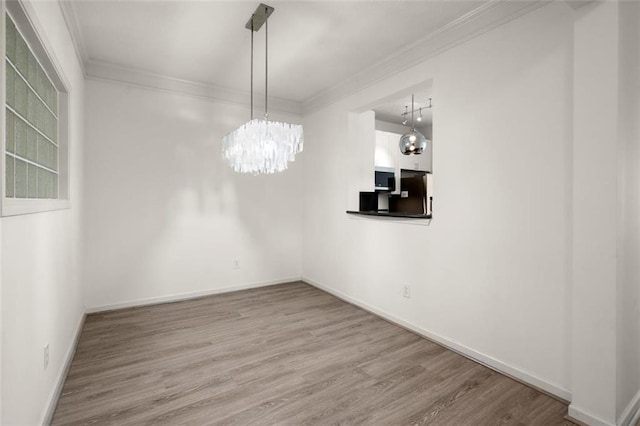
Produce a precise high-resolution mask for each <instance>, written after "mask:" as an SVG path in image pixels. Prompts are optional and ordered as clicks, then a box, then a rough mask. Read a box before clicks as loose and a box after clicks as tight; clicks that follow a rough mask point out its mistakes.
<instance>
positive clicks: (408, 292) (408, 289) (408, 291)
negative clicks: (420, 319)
mask: <svg viewBox="0 0 640 426" xmlns="http://www.w3.org/2000/svg"><path fill="white" fill-rule="evenodd" d="M402 297H406V298H407V299H411V287H410V286H408V285H405V286H404V287H402Z"/></svg>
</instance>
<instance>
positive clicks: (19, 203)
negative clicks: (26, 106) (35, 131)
mask: <svg viewBox="0 0 640 426" xmlns="http://www.w3.org/2000/svg"><path fill="white" fill-rule="evenodd" d="M1 4H2V7H1V8H0V12H1V13H2V19H1V22H0V56H1V57H2V65H1V66H0V81H1V88H0V103H1V104H2V126H1V127H2V129H1V131H0V141H1V143H0V145H1V146H0V148H1V150H2V167H0V169H1V170H2V173H1V176H0V182H1V183H2V185H0V190H1V191H2V196H1V197H0V214H1V215H2V216H16V215H23V214H31V213H40V212H46V211H52V210H61V209H69V208H71V199H70V194H69V192H70V191H69V182H70V179H69V176H70V174H69V168H70V167H69V165H70V152H71V150H70V141H69V125H70V108H69V98H70V96H69V94H70V89H71V85H70V84H69V80H67V78H66V76H65V75H64V72H63V70H62V67H61V66H60V62H59V61H58V60H57V58H56V55H55V52H54V51H53V48H52V47H51V45H50V43H49V42H48V40H47V38H46V36H45V34H44V31H43V29H42V26H41V25H40V23H39V22H38V21H37V19H35V18H34V16H35V14H34V13H33V11H32V10H31V5H30V4H28V3H27V2H23V1H21V0H8V1H2V2H1ZM7 14H9V16H10V17H11V19H12V20H13V22H14V23H15V25H16V28H18V29H19V31H20V33H21V34H22V36H23V38H24V40H25V41H26V42H27V44H28V45H29V48H30V49H31V51H32V52H33V54H34V55H35V56H36V58H37V59H38V61H39V62H40V65H41V66H42V68H43V69H44V70H45V72H46V73H47V75H48V76H49V79H50V80H51V82H52V83H53V85H54V87H55V88H56V90H57V91H58V198H57V199H51V198H47V199H35V198H7V197H6V194H7V192H6V188H5V185H6V171H5V167H6V122H7V121H6V111H7V108H6V103H7V99H6V72H7V70H6V67H7V65H6V59H5V58H6V40H5V37H6V21H5V19H6V15H7Z"/></svg>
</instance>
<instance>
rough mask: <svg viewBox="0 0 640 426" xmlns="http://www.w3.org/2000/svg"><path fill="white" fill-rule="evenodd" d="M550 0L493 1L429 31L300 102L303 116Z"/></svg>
mask: <svg viewBox="0 0 640 426" xmlns="http://www.w3.org/2000/svg"><path fill="white" fill-rule="evenodd" d="M549 1H550V0H537V1H535V2H533V3H529V2H519V1H508V0H493V1H489V2H486V3H483V4H481V5H480V6H478V7H477V8H475V9H474V10H472V11H470V12H468V13H467V14H465V15H463V16H461V17H460V18H458V19H456V20H454V21H452V22H450V23H448V24H446V25H444V26H442V27H440V28H438V29H436V30H435V31H432V32H431V33H429V34H427V35H426V36H425V37H422V38H420V39H418V40H416V41H414V42H413V43H410V44H408V45H406V46H405V47H404V48H402V49H400V50H398V51H396V52H395V53H394V54H393V55H390V56H387V57H386V58H384V59H383V60H381V61H379V62H377V63H375V64H373V65H371V66H369V67H366V68H364V69H362V70H361V71H359V72H358V73H357V74H354V75H352V76H351V77H349V78H347V79H346V80H344V81H341V82H340V83H338V84H337V85H335V86H333V87H330V88H328V89H326V90H322V91H320V92H319V93H316V94H314V95H313V96H311V97H310V98H309V99H307V100H305V101H304V102H303V113H304V114H307V113H309V112H313V111H317V110H318V109H320V108H322V107H324V106H327V105H330V104H332V103H334V102H336V101H338V100H339V99H342V98H344V97H346V96H348V95H350V94H353V93H356V92H358V91H360V90H363V89H365V88H367V87H370V86H372V85H374V84H375V83H377V82H379V81H382V80H385V79H388V78H390V77H392V76H394V75H396V74H398V73H400V72H402V71H404V70H406V69H409V68H411V67H412V66H415V65H417V64H419V63H421V62H423V61H425V60H427V59H429V58H433V57H434V56H436V55H438V54H440V53H442V52H443V51H445V50H448V49H451V48H452V47H455V46H457V45H459V44H462V43H464V42H466V41H468V40H471V39H473V38H476V37H478V36H480V35H482V34H484V33H486V32H488V31H490V30H492V29H494V28H497V27H499V26H501V25H503V24H506V23H507V22H510V21H512V20H514V19H516V18H519V17H520V16H523V15H525V14H527V13H529V12H531V11H533V10H535V9H538V8H539V7H541V6H544V5H545V4H547V3H549Z"/></svg>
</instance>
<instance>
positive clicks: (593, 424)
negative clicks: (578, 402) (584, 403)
mask: <svg viewBox="0 0 640 426" xmlns="http://www.w3.org/2000/svg"><path fill="white" fill-rule="evenodd" d="M567 418H568V419H569V420H572V421H574V422H576V423H578V424H582V425H589V426H616V425H615V423H609V422H607V421H605V420H602V419H601V418H599V417H597V416H594V415H593V414H590V413H588V412H586V411H585V410H583V409H582V408H579V407H576V406H575V404H571V405H569V412H568V413H567Z"/></svg>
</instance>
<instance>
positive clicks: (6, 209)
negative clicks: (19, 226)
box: [2, 198, 71, 217]
mask: <svg viewBox="0 0 640 426" xmlns="http://www.w3.org/2000/svg"><path fill="white" fill-rule="evenodd" d="M70 208H71V202H70V201H69V200H34V199H15V198H3V199H2V217H6V216H19V215H24V214H34V213H43V212H49V211H53V210H65V209H70Z"/></svg>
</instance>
